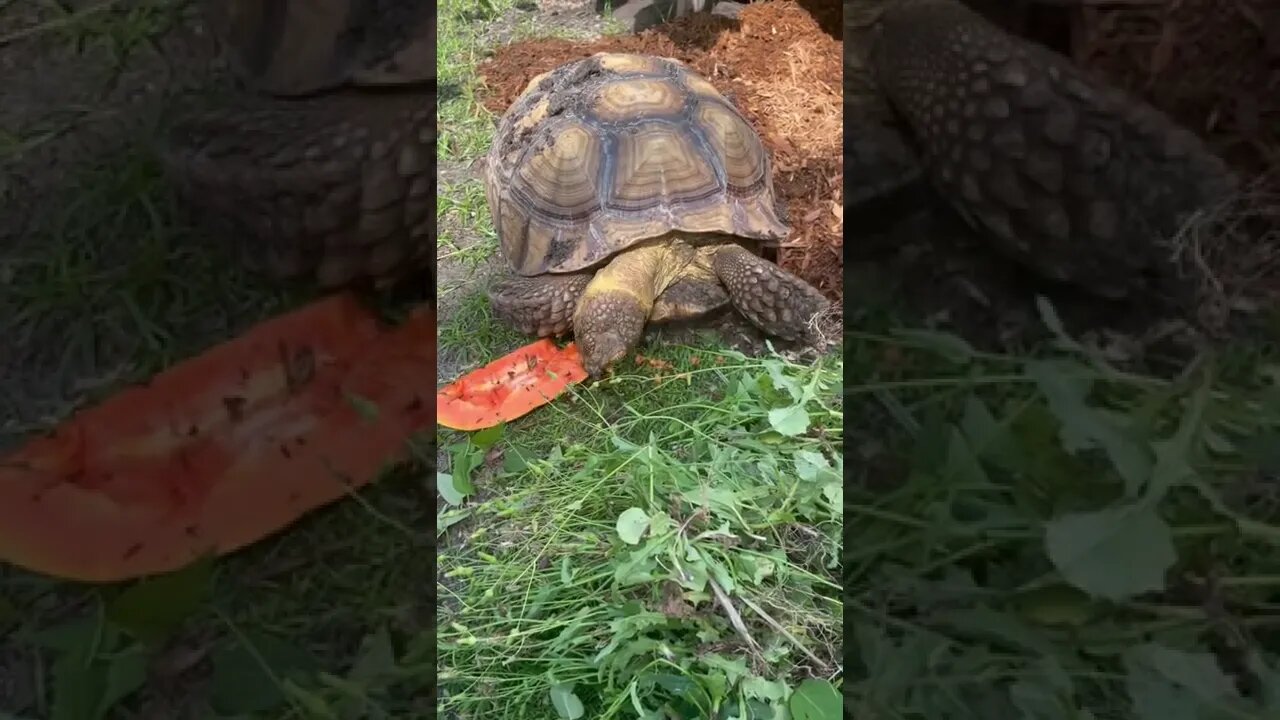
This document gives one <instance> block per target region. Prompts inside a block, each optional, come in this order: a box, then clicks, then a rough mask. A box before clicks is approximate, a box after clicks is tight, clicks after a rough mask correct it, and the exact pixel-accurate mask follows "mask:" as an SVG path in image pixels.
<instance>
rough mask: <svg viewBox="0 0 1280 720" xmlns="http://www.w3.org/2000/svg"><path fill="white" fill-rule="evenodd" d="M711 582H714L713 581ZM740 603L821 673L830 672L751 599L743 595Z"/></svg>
mask: <svg viewBox="0 0 1280 720" xmlns="http://www.w3.org/2000/svg"><path fill="white" fill-rule="evenodd" d="M712 582H714V580H713V581H712ZM742 602H743V603H745V604H746V606H747V607H749V608H751V609H752V610H754V611H755V613H756V614H757V615H759V616H760V618H761V619H762V620H764V621H765V622H766V623H769V627H771V628H773V629H774V630H777V631H778V632H780V633H782V636H783V637H785V638H786V639H787V640H789V641H790V642H791V644H792V645H795V646H796V647H797V648H798V649H799V650H800V652H802V653H804V654H805V657H807V658H809V659H810V660H812V661H813V664H815V665H817V666H818V667H820V668H822V670H823V672H828V671H829V670H830V667H828V666H827V664H826V663H825V662H823V661H822V659H821V658H819V657H818V656H817V655H814V654H813V651H811V650H810V649H809V648H807V647H805V646H804V644H803V643H801V642H800V640H799V639H797V638H796V636H794V635H792V634H791V633H789V632H787V629H786V628H784V627H782V623H779V622H778V621H777V620H774V619H773V618H772V617H770V616H769V613H767V612H765V611H764V609H763V608H761V607H760V606H759V605H757V604H755V603H754V602H752V601H751V599H750V598H748V597H746V596H745V595H744V596H743V597H742Z"/></svg>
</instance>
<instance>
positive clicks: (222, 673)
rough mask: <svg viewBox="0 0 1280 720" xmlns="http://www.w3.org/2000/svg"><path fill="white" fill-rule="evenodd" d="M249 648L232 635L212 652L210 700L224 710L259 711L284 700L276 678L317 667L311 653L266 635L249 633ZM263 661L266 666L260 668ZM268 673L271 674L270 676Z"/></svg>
mask: <svg viewBox="0 0 1280 720" xmlns="http://www.w3.org/2000/svg"><path fill="white" fill-rule="evenodd" d="M246 639H247V640H248V641H249V642H250V643H251V644H252V645H253V650H252V651H251V650H250V649H249V648H246V647H245V646H244V645H242V644H241V641H240V640H239V639H238V638H234V637H233V638H232V639H231V640H230V641H229V642H228V643H227V644H225V645H223V646H221V647H219V648H218V649H217V650H215V651H214V652H213V656H212V662H213V677H212V678H211V680H210V684H209V696H210V698H209V699H210V702H211V703H212V704H213V706H214V707H215V708H216V709H217V710H219V711H220V712H223V713H227V714H245V713H261V712H265V711H267V710H270V709H272V708H274V707H276V706H277V705H279V704H280V703H281V702H283V701H284V698H285V696H284V689H283V688H282V687H280V686H279V685H278V684H277V683H276V680H277V679H279V680H284V679H286V678H289V677H291V676H298V675H305V674H309V673H312V672H314V671H316V670H317V669H319V665H318V661H317V660H316V659H315V657H314V656H313V655H311V654H310V653H308V652H305V651H303V650H301V649H299V648H296V647H294V646H292V645H289V644H288V643H286V642H284V641H283V640H279V639H277V638H274V637H272V636H270V635H263V634H260V633H249V634H247V635H246ZM263 663H265V664H266V666H267V668H269V669H270V674H268V670H267V669H264V668H263ZM272 675H274V676H275V677H274V678H273V677H272Z"/></svg>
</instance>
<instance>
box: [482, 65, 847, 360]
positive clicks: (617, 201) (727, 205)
mask: <svg viewBox="0 0 1280 720" xmlns="http://www.w3.org/2000/svg"><path fill="white" fill-rule="evenodd" d="M485 167H486V170H485V189H486V195H487V199H488V204H489V209H490V212H491V214H492V216H493V223H494V227H495V228H496V229H497V233H498V237H499V240H500V245H501V250H502V254H503V256H504V257H505V259H506V261H507V263H508V265H509V266H510V270H511V272H510V273H504V274H500V275H499V276H498V277H497V278H496V279H495V280H494V281H493V282H492V283H491V285H490V287H489V291H488V295H489V299H490V303H491V306H492V308H493V310H494V314H495V315H496V316H497V317H499V318H500V319H502V320H504V321H505V322H507V323H508V324H509V325H511V326H512V327H514V328H515V329H517V330H518V331H520V332H522V333H525V334H529V335H534V336H538V337H543V336H549V335H560V334H563V333H566V332H568V331H569V330H570V329H572V331H573V335H574V338H575V340H576V342H577V344H578V346H579V348H580V350H581V353H582V359H583V366H584V368H585V369H586V370H587V372H588V374H589V375H591V376H592V377H599V376H600V375H601V374H602V373H603V372H604V371H605V369H606V368H607V367H608V366H610V365H611V364H612V363H613V362H615V361H616V360H618V359H619V358H621V357H623V356H624V355H625V354H626V353H628V352H629V351H630V350H631V349H632V348H633V347H635V346H636V345H637V344H638V342H639V340H640V338H641V336H642V334H643V331H644V327H645V325H646V323H648V322H653V323H661V322H668V321H674V320H687V319H692V318H695V317H698V316H701V315H704V314H706V313H709V312H711V311H713V310H716V309H718V308H721V307H724V306H727V305H730V304H731V305H732V306H733V307H734V308H736V309H737V310H738V312H740V313H741V314H742V315H743V316H745V317H746V318H747V319H748V320H750V321H751V322H752V323H753V324H754V325H756V326H757V327H759V328H760V329H761V330H763V331H764V332H765V333H767V334H769V335H772V336H776V337H780V338H783V339H787V340H799V341H804V342H811V341H813V340H814V339H815V334H814V333H815V331H814V329H813V327H812V324H811V321H812V319H813V318H814V317H815V316H816V315H817V314H818V313H819V312H821V311H822V310H823V309H824V308H826V307H827V304H828V303H827V300H826V299H825V297H824V296H823V295H822V293H820V292H819V291H818V290H817V289H815V288H814V287H812V286H811V285H809V284H808V283H807V282H805V281H804V280H802V279H801V278H799V277H797V276H795V275H793V274H791V273H789V272H786V271H784V270H783V269H781V268H779V267H778V266H777V265H775V264H773V263H771V262H769V261H768V260H766V259H764V258H763V257H762V256H761V250H762V249H763V248H764V247H765V246H766V245H769V244H773V243H777V242H778V241H780V240H782V239H783V238H785V237H786V236H787V234H788V232H789V226H788V225H787V223H786V220H785V219H784V215H785V211H784V210H783V209H782V208H781V207H780V205H779V203H778V198H777V197H776V196H775V194H774V189H773V178H772V175H771V161H770V158H769V155H768V153H767V152H766V150H765V147H764V145H763V143H762V141H761V139H760V137H759V136H758V135H757V134H756V132H755V131H754V130H753V129H752V127H751V125H750V123H748V122H747V120H746V119H745V118H744V117H743V116H742V114H741V113H740V112H739V111H738V110H737V109H736V108H735V107H734V105H733V104H732V103H731V102H729V101H728V100H727V99H726V98H725V97H724V96H723V95H721V94H720V92H719V91H717V90H716V89H715V87H713V86H712V85H711V83H709V82H707V80H705V79H704V78H702V77H700V76H699V75H697V74H696V73H694V72H693V71H692V70H690V69H689V68H688V67H687V66H686V65H685V64H684V63H682V62H680V61H678V60H674V59H671V58H662V57H654V56H647V55H633V54H621V53H597V54H596V55H593V56H591V57H588V58H584V59H581V60H578V61H574V62H570V63H567V64H564V65H562V66H560V67H558V68H556V69H554V70H552V71H550V72H547V73H544V74H542V75H539V76H538V77H535V78H534V79H533V80H531V81H530V82H529V83H528V85H527V86H526V87H525V89H524V91H523V93H522V94H521V95H520V96H519V97H518V98H517V99H516V100H515V102H514V103H513V104H512V105H511V106H510V107H509V108H508V110H507V111H506V113H505V114H504V115H503V116H502V118H501V120H500V121H499V124H498V129H497V133H496V135H495V137H494V140H493V145H492V146H491V148H490V151H489V154H488V156H487V158H486V164H485Z"/></svg>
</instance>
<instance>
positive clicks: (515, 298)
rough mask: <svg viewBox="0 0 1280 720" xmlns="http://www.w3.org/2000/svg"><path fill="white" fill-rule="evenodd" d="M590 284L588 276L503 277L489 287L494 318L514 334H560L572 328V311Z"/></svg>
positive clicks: (585, 274) (582, 274) (578, 274)
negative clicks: (511, 329) (512, 330)
mask: <svg viewBox="0 0 1280 720" xmlns="http://www.w3.org/2000/svg"><path fill="white" fill-rule="evenodd" d="M590 282H591V273H575V274H573V275H539V276H537V277H520V276H518V275H506V276H503V277H500V278H498V279H497V280H495V281H494V282H493V284H491V285H490V286H489V304H490V306H491V307H492V308H493V313H494V315H497V316H498V319H499V320H502V321H503V322H505V323H506V324H507V325H510V326H511V327H512V328H515V330H516V332H521V333H524V334H525V335H532V336H534V337H547V336H549V335H563V334H565V333H566V332H568V331H569V328H570V327H572V326H573V310H574V308H576V307H577V306H578V300H579V299H580V298H581V297H582V293H583V291H584V290H586V289H587V284H588V283H590Z"/></svg>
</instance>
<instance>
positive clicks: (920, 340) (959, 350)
mask: <svg viewBox="0 0 1280 720" xmlns="http://www.w3.org/2000/svg"><path fill="white" fill-rule="evenodd" d="M893 334H894V336H896V337H899V338H901V339H902V340H903V341H905V342H906V343H907V344H908V345H913V346H915V347H918V348H922V349H924V350H928V351H930V352H933V353H937V354H938V355H941V356H942V357H944V358H946V359H947V360H948V361H950V362H952V363H955V364H956V365H963V364H965V363H967V362H969V361H970V360H972V359H973V356H974V354H975V351H974V349H973V346H972V345H970V344H969V341H967V340H965V339H964V338H962V337H960V336H959V335H953V334H952V333H948V332H942V331H940V330H918V329H905V328H897V329H894V331H893Z"/></svg>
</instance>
